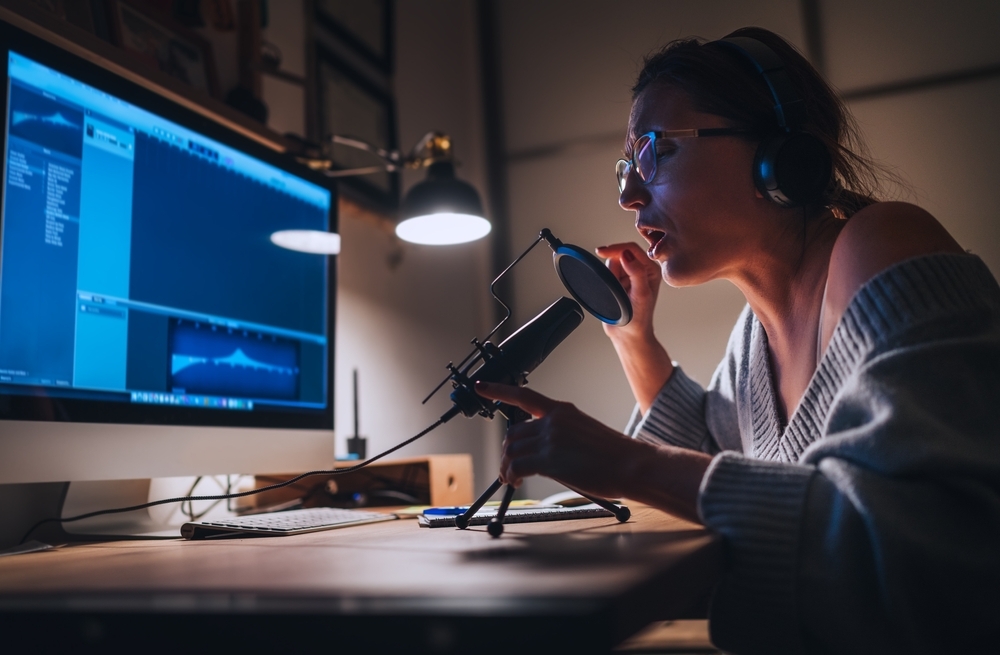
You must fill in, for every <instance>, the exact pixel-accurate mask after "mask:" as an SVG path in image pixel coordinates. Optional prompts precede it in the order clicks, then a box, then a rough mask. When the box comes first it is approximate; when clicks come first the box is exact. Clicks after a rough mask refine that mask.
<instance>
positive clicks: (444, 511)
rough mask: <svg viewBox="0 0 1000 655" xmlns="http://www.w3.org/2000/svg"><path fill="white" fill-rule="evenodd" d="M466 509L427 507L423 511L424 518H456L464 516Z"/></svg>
mask: <svg viewBox="0 0 1000 655" xmlns="http://www.w3.org/2000/svg"><path fill="white" fill-rule="evenodd" d="M468 509H469V508H468V507H428V508H427V509H425V510H424V516H458V515H459V514H465V512H466V510H468Z"/></svg>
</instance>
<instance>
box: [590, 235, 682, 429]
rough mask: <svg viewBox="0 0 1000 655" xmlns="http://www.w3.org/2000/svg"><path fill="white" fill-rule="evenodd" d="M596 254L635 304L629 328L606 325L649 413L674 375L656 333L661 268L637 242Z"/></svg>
mask: <svg viewBox="0 0 1000 655" xmlns="http://www.w3.org/2000/svg"><path fill="white" fill-rule="evenodd" d="M597 254H598V255H599V256H601V257H605V258H606V259H607V264H608V269H610V270H611V272H612V273H613V274H614V275H615V277H617V278H618V281H619V282H621V284H622V286H623V287H624V288H625V291H626V293H628V297H629V300H630V301H631V302H632V320H631V321H630V322H629V324H628V325H624V326H621V327H615V326H613V325H607V324H605V325H604V333H605V334H607V335H608V338H610V339H611V343H612V345H614V347H615V352H617V353H618V359H619V360H620V361H621V363H622V369H624V371H625V377H626V378H627V379H628V383H629V386H630V387H631V388H632V394H633V395H634V396H635V400H636V402H637V403H639V409H640V410H642V412H643V413H645V412H646V411H647V410H649V408H650V406H651V405H652V404H653V401H654V400H655V399H656V394H657V393H659V391H660V389H662V388H663V385H664V384H666V382H667V380H669V379H670V376H671V375H672V374H673V372H674V365H673V363H672V362H671V361H670V355H668V354H667V351H666V350H665V349H664V348H663V346H662V345H661V344H660V342H659V341H657V339H656V335H654V334H653V310H654V309H655V308H656V296H657V294H658V293H659V291H660V284H662V283H663V280H662V278H661V274H660V266H659V264H657V263H656V262H654V261H652V260H651V259H650V258H649V257H647V256H646V253H645V251H644V250H643V249H642V248H641V247H639V245H638V244H635V243H616V244H612V245H610V246H601V247H600V248H598V249H597Z"/></svg>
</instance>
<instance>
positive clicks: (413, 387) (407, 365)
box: [264, 0, 500, 486]
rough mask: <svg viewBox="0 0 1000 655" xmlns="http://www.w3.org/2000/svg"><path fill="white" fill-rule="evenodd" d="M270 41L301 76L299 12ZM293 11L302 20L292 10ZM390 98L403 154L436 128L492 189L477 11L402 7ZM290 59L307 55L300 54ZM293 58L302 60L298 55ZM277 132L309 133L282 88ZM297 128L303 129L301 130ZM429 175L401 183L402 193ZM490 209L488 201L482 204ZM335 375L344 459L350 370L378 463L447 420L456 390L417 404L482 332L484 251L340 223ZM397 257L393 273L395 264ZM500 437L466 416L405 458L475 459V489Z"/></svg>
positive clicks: (275, 101)
mask: <svg viewBox="0 0 1000 655" xmlns="http://www.w3.org/2000/svg"><path fill="white" fill-rule="evenodd" d="M271 6H272V12H271V25H270V26H269V28H268V29H267V31H266V32H265V35H264V36H265V38H266V39H267V40H269V41H272V42H274V43H276V44H277V45H278V46H279V47H280V48H281V50H282V52H283V53H284V54H285V62H286V65H285V66H284V67H285V68H287V69H288V70H290V71H292V72H298V73H304V72H305V63H304V61H305V59H304V52H305V42H304V40H303V39H304V24H305V22H304V17H303V15H302V6H303V5H302V3H301V2H288V3H281V5H280V8H281V11H278V6H279V5H278V4H277V3H272V5H271ZM293 7H294V8H296V9H297V10H298V11H297V13H296V11H293ZM395 23H396V41H395V46H396V58H395V62H396V64H395V74H394V82H395V88H394V92H395V100H396V108H397V116H398V134H399V145H400V147H401V149H403V150H408V149H409V148H411V147H412V146H413V145H414V144H415V143H416V142H417V141H418V140H419V139H420V137H421V136H423V135H424V134H425V133H426V132H428V131H430V130H440V131H443V132H446V133H447V134H449V135H450V136H451V137H452V139H453V142H454V147H455V155H456V159H457V160H458V162H459V167H458V171H457V172H458V176H459V177H460V178H461V179H463V180H465V181H467V182H470V183H471V184H473V185H474V186H475V187H476V188H477V189H479V190H480V191H481V192H482V191H483V190H484V189H485V184H484V179H483V176H484V162H483V142H484V137H483V126H482V119H481V117H482V115H483V112H482V108H481V89H480V87H479V78H478V72H479V69H478V61H479V57H478V42H477V41H476V34H477V28H476V15H475V5H474V3H471V2H463V1H461V0H429V1H427V0H425V1H422V2H420V3H415V2H399V3H397V4H396V17H395ZM295 53H302V56H301V57H300V56H298V55H296V54H295ZM293 55H295V56H293ZM264 101H265V102H266V103H267V104H268V106H269V108H270V109H271V115H270V119H269V122H270V126H271V127H272V128H274V129H276V130H278V131H296V132H299V133H302V131H303V129H302V127H301V125H302V123H301V121H302V117H303V116H304V105H303V98H302V96H301V93H299V94H298V95H296V93H295V89H290V88H288V85H286V84H284V83H282V82H280V81H278V82H269V83H268V84H266V85H265V87H264ZM296 121H299V122H298V123H297V122H296ZM423 177H424V174H423V173H422V172H413V173H411V172H406V173H405V174H404V191H405V189H406V188H409V186H411V185H412V184H414V183H416V182H419V181H420V180H422V179H423ZM484 200H485V197H484ZM340 233H341V238H342V250H341V255H340V257H339V258H338V259H339V261H338V275H339V280H338V285H337V290H338V297H337V348H336V367H335V375H336V380H335V387H336V408H335V409H336V431H337V452H338V454H344V453H346V442H345V440H346V438H347V436H349V435H350V434H351V433H352V430H353V410H352V396H351V390H352V371H353V369H355V368H357V369H358V371H359V380H360V381H359V388H360V394H359V396H360V412H359V423H360V430H361V433H362V434H363V435H364V436H367V437H368V453H369V455H370V454H374V453H377V452H380V451H382V450H384V449H387V448H389V447H391V446H393V445H395V444H396V443H398V442H400V441H403V440H404V439H406V438H409V437H410V436H412V435H414V434H416V433H417V432H419V431H420V430H422V429H423V428H425V427H426V426H428V425H429V424H431V423H433V422H434V421H435V420H436V419H437V418H438V417H439V416H440V415H441V414H443V413H444V412H445V411H446V410H447V409H448V408H449V407H450V406H451V404H450V403H449V402H448V401H447V394H448V391H450V387H449V388H447V389H445V390H442V392H440V393H439V394H438V396H436V397H435V398H434V399H433V400H431V401H430V402H429V403H428V404H427V405H424V406H421V405H420V401H421V400H422V399H423V398H424V396H426V395H427V394H428V393H429V392H430V391H431V390H432V389H433V388H434V387H435V386H436V385H437V383H438V382H439V381H440V380H441V379H442V378H443V377H444V375H445V374H446V370H445V368H444V367H445V364H447V363H448V362H449V361H451V360H456V361H457V360H459V359H461V358H462V357H463V356H464V355H465V354H466V352H467V349H468V348H469V341H470V339H472V338H473V337H475V336H482V335H483V334H484V333H485V332H486V331H487V328H486V325H485V323H484V320H485V319H484V317H488V314H487V311H488V308H487V306H486V304H485V303H486V298H487V288H488V283H489V278H488V272H489V243H488V241H486V240H483V241H479V242H476V243H472V244H466V245H458V246H448V247H430V246H416V245H412V244H404V243H402V242H399V241H398V240H396V239H395V237H394V236H392V234H391V233H390V232H387V231H386V230H384V229H383V228H382V227H380V226H379V225H378V224H377V223H374V222H372V221H371V220H366V219H365V218H364V217H363V216H362V215H360V214H352V213H351V212H350V211H348V212H345V213H343V214H342V215H341V217H340ZM399 254H401V255H402V257H401V260H399V263H398V264H396V265H392V264H391V263H390V260H393V259H395V258H396V257H398V255H399ZM499 434H500V433H499V432H498V429H497V428H495V427H494V426H492V425H490V424H488V423H486V422H485V421H483V420H482V419H478V418H477V419H474V420H469V419H465V418H463V417H459V418H456V419H454V420H453V421H452V422H451V423H449V424H447V425H445V426H444V427H442V428H439V429H438V430H436V431H435V432H433V433H431V434H430V435H428V436H427V437H424V438H423V439H422V440H420V441H418V442H416V443H415V444H413V445H412V446H408V447H407V448H406V449H405V450H402V451H400V453H399V455H400V456H406V455H415V454H422V453H446V452H451V453H471V454H472V455H473V458H474V461H475V464H476V469H475V475H476V479H477V481H478V482H477V485H480V486H485V484H488V482H489V480H488V479H487V478H489V479H492V477H495V475H496V467H497V462H498V460H499V450H498V448H499V438H500V437H499Z"/></svg>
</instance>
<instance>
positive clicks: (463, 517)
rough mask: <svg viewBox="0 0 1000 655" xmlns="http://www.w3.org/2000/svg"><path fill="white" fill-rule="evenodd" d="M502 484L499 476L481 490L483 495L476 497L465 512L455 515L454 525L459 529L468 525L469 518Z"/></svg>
mask: <svg viewBox="0 0 1000 655" xmlns="http://www.w3.org/2000/svg"><path fill="white" fill-rule="evenodd" d="M502 486H503V482H500V478H497V479H496V482H494V483H493V484H491V485H490V488H489V489H487V490H486V491H484V492H483V495H482V496H480V497H479V498H477V499H476V502H474V503H472V505H471V506H470V507H469V509H467V510H465V514H459V515H458V516H456V517H455V525H456V526H458V528H459V529H460V530H464V529H466V528H467V527H469V520H470V519H472V517H473V516H474V515H475V513H476V512H478V511H479V510H480V509H481V508H482V506H483V505H485V504H486V501H487V500H489V499H490V497H491V496H492V495H493V494H495V493H496V492H497V489H499V488H500V487H502Z"/></svg>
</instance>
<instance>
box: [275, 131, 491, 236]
mask: <svg viewBox="0 0 1000 655" xmlns="http://www.w3.org/2000/svg"><path fill="white" fill-rule="evenodd" d="M299 143H300V146H302V151H301V152H300V154H299V155H297V156H296V159H297V160H298V161H299V162H301V163H303V164H305V165H306V166H309V167H310V168H312V169H314V170H319V171H322V172H323V174H324V175H326V176H327V177H333V178H339V177H354V176H358V175H370V174H372V173H379V172H382V171H388V172H390V173H391V172H394V171H398V170H402V169H404V168H409V169H421V168H426V169H427V179H425V180H424V181H423V182H420V183H418V184H416V185H414V186H413V188H411V189H410V190H409V192H407V194H406V196H405V197H404V198H403V204H402V207H401V209H400V220H399V223H398V224H397V225H396V235H397V236H398V237H399V238H400V239H403V240H404V241H409V242H411V243H419V244H424V245H434V246H442V245H450V244H456V243H466V242H468V241H475V240H476V239H480V238H482V237H484V236H486V235H487V234H489V232H490V227H491V226H490V222H489V221H488V220H486V219H485V218H483V213H484V212H483V204H482V202H481V201H480V199H479V193H477V192H476V190H475V188H473V186H472V185H470V184H468V183H467V182H463V181H461V180H459V179H458V178H456V177H455V161H454V157H453V154H452V145H451V137H449V136H448V135H447V134H443V133H441V132H428V133H427V134H425V135H424V136H423V138H422V139H420V141H418V142H417V145H415V146H414V147H413V150H411V151H410V153H409V154H408V155H404V154H403V153H401V152H400V151H398V150H385V149H384V148H379V147H378V146H375V145H372V144H370V143H368V142H366V141H362V140H361V139H354V138H351V137H346V136H340V135H333V136H331V137H329V139H328V140H327V145H332V144H337V145H342V146H347V147H349V148H356V149H358V150H364V151H365V152H369V153H371V154H372V155H374V156H375V157H377V158H378V159H380V160H381V162H380V163H379V164H376V165H373V166H366V167H363V168H348V169H337V168H334V166H335V164H334V162H333V159H332V157H330V156H328V155H329V153H328V151H324V152H317V151H318V150H323V148H322V147H317V146H315V145H313V146H312V147H311V148H310V147H309V144H306V143H305V142H301V141H300V142H299ZM310 155H317V156H310ZM304 232H308V231H303V230H295V231H293V230H286V231H282V232H276V233H275V234H274V235H272V237H271V240H272V241H273V242H274V243H275V244H277V245H279V246H282V247H284V248H290V249H292V250H301V251H303V252H313V253H325V254H336V253H337V252H339V251H340V238H339V237H337V238H336V239H331V238H330V236H332V235H328V234H326V233H321V232H315V233H304ZM317 248H319V249H317ZM322 248H327V249H326V250H323V249H322Z"/></svg>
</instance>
